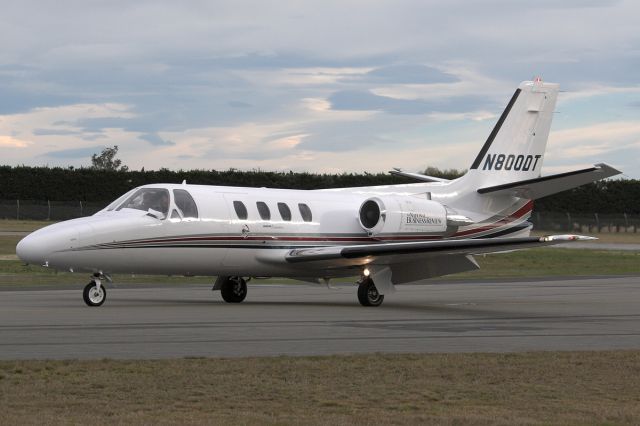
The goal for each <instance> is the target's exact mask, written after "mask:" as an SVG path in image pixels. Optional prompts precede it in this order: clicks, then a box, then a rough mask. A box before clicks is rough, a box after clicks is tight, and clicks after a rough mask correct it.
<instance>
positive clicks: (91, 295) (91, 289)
mask: <svg viewBox="0 0 640 426" xmlns="http://www.w3.org/2000/svg"><path fill="white" fill-rule="evenodd" d="M101 284H102V283H101V282H100V280H99V279H97V278H96V279H94V280H92V281H91V282H90V283H89V284H87V285H86V286H85V288H84V291H83V292H82V298H83V299H84V303H86V304H87V306H100V305H102V304H103V303H104V301H105V300H106V299H107V289H105V288H104V286H103V285H101Z"/></svg>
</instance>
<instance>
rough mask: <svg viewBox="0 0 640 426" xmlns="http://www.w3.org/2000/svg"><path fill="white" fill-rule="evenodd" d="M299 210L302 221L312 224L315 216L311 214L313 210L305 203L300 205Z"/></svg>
mask: <svg viewBox="0 0 640 426" xmlns="http://www.w3.org/2000/svg"><path fill="white" fill-rule="evenodd" d="M298 209H299V210H300V216H302V220H304V221H305V222H311V221H312V220H313V215H312V214H311V209H310V208H309V206H308V205H306V204H304V203H300V204H298Z"/></svg>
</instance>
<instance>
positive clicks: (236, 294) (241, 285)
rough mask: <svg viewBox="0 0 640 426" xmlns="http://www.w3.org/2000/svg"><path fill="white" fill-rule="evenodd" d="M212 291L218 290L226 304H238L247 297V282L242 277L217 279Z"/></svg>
mask: <svg viewBox="0 0 640 426" xmlns="http://www.w3.org/2000/svg"><path fill="white" fill-rule="evenodd" d="M213 289H214V290H220V294H221V295H222V299H223V300H224V301H225V302H227V303H240V302H242V301H243V300H244V299H245V297H247V281H246V280H245V279H244V278H242V277H235V276H234V277H218V279H217V280H216V284H215V285H214V287H213Z"/></svg>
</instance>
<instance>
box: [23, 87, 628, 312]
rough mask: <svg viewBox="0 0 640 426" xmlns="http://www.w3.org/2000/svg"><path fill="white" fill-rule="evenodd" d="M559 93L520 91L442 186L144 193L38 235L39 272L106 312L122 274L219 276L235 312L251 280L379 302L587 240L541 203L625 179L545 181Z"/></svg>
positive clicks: (602, 174)
mask: <svg viewBox="0 0 640 426" xmlns="http://www.w3.org/2000/svg"><path fill="white" fill-rule="evenodd" d="M557 94H558V85H557V84H550V83H543V82H541V81H539V80H536V81H527V82H523V83H521V84H520V86H519V87H518V89H517V90H516V91H515V93H514V95H513V97H512V98H511V100H510V101H509V103H508V105H507V107H506V109H505V110H504V112H503V113H502V115H501V116H500V118H499V120H498V122H497V123H496V125H495V127H494V128H493V131H492V132H491V134H490V135H489V137H488V139H487V141H486V142H485V144H484V146H483V147H482V149H481V150H480V153H479V154H478V155H477V157H476V158H475V160H474V162H473V164H471V167H470V169H469V171H468V172H467V173H466V174H465V175H464V176H462V177H460V178H458V179H455V180H451V181H449V180H445V179H439V178H435V177H430V176H425V175H421V174H415V173H406V172H403V171H402V170H399V169H396V170H394V171H392V172H391V173H394V174H398V175H402V176H406V177H411V178H415V179H416V180H417V181H420V182H418V183H414V184H404V185H388V186H373V187H360V188H340V189H326V190H314V191H300V190H284V189H267V188H239V187H225V186H204V185H187V184H186V183H183V184H181V185H179V184H157V185H145V186H142V187H139V188H135V189H133V190H131V191H129V192H128V193H126V194H125V195H123V196H122V197H120V198H118V199H117V200H116V201H114V202H113V203H111V204H110V205H109V206H107V207H106V208H105V209H104V210H101V211H100V212H98V213H96V214H95V215H93V216H90V217H83V218H80V219H74V220H69V221H66V222H61V223H57V224H54V225H50V226H47V227H45V228H43V229H40V230H38V231H35V232H33V233H32V234H30V235H28V236H27V237H25V238H24V239H23V240H22V241H20V242H19V244H18V246H17V248H16V251H17V254H18V256H19V257H20V259H22V260H23V261H24V262H26V263H28V264H38V265H43V266H45V267H49V268H55V269H56V270H61V271H62V270H64V271H71V272H85V273H87V272H88V273H90V274H91V277H92V278H91V282H90V283H89V284H87V286H86V287H85V289H84V292H83V296H84V301H85V303H86V304H87V305H89V306H100V305H102V304H103V303H104V301H105V299H106V290H105V287H104V285H103V282H104V280H105V279H106V280H107V281H111V276H112V274H117V273H127V274H129V273H131V274H158V275H160V274H161V275H185V276H193V275H203V276H212V277H213V276H216V277H217V279H216V281H215V285H214V287H213V289H214V290H220V292H221V294H222V298H223V299H224V300H225V301H226V302H230V303H238V302H242V301H243V300H244V299H245V297H246V295H247V284H246V282H247V280H248V279H249V278H251V277H288V278H294V279H298V280H301V281H306V282H315V283H319V284H326V285H328V284H329V280H331V279H335V278H339V277H359V279H358V280H357V283H358V285H359V287H358V300H359V301H360V303H361V304H362V305H364V306H379V305H380V304H381V303H382V301H383V299H384V296H385V295H387V294H388V293H393V292H394V291H395V289H396V286H397V285H400V284H406V283H420V282H423V281H424V280H425V279H427V278H432V277H437V276H441V275H446V274H452V273H456V272H462V271H467V270H473V269H477V268H478V267H479V266H478V264H477V263H476V261H475V260H474V258H473V255H475V254H481V253H492V252H504V251H509V250H515V249H523V248H530V247H541V246H547V245H552V244H558V243H564V242H568V241H576V240H586V239H591V238H590V237H583V236H577V235H552V236H546V237H531V236H530V231H531V224H530V223H529V222H528V221H527V219H528V218H529V217H530V215H531V209H532V208H533V200H535V199H537V198H540V197H544V196H547V195H550V194H554V193H557V192H560V191H564V190H567V189H571V188H574V187H577V186H580V185H583V184H585V183H588V182H593V181H596V180H599V179H603V178H607V177H610V176H614V175H617V174H619V173H620V172H619V171H618V170H616V169H614V168H612V167H610V166H607V165H605V164H598V165H595V166H593V167H590V168H586V169H582V170H575V171H571V172H567V173H561V174H556V175H550V176H543V177H541V173H540V170H541V168H542V162H543V160H544V153H545V147H546V144H547V138H548V136H549V129H550V127H551V119H552V116H553V111H554V107H555V103H556V97H557Z"/></svg>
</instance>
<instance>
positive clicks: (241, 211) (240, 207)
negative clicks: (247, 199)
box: [233, 201, 249, 220]
mask: <svg viewBox="0 0 640 426" xmlns="http://www.w3.org/2000/svg"><path fill="white" fill-rule="evenodd" d="M233 208H234V209H235V210H236V215H237V216H238V219H242V220H245V219H246V218H247V217H249V213H248V212H247V207H246V206H245V205H244V203H243V202H242V201H234V202H233Z"/></svg>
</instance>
